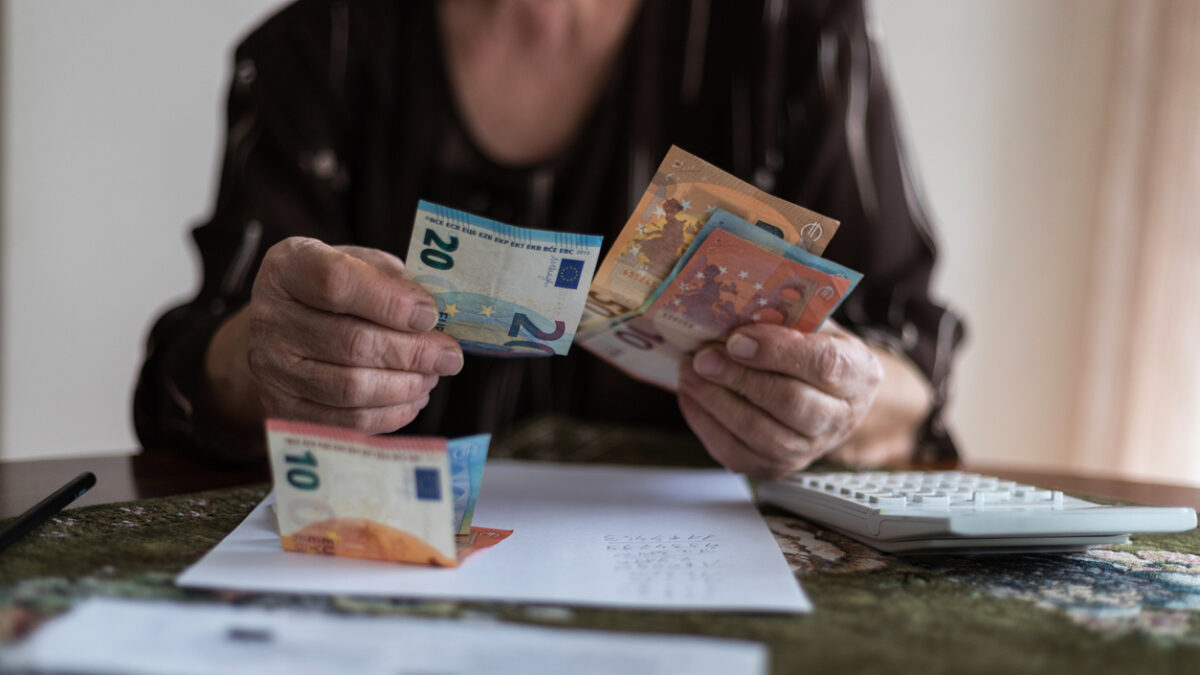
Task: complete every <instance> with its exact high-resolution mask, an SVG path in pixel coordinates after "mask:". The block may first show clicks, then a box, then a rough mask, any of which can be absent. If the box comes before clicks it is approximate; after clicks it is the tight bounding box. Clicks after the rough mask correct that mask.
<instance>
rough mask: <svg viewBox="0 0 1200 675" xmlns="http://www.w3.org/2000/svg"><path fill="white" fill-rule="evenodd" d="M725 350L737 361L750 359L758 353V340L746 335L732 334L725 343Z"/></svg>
mask: <svg viewBox="0 0 1200 675" xmlns="http://www.w3.org/2000/svg"><path fill="white" fill-rule="evenodd" d="M725 349H727V350H729V353H730V354H733V355H734V356H736V357H738V358H739V359H752V358H754V355H755V354H757V353H758V340H755V339H754V338H752V337H750V336H748V335H743V334H741V333H734V334H733V336H732V337H730V338H729V341H728V342H726V343H725Z"/></svg>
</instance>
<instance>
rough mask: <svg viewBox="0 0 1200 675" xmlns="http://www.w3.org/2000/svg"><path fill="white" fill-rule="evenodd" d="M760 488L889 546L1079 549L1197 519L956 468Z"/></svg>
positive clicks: (790, 480)
mask: <svg viewBox="0 0 1200 675" xmlns="http://www.w3.org/2000/svg"><path fill="white" fill-rule="evenodd" d="M758 496H759V499H760V501H764V502H767V503H770V504H774V505H776V506H779V507H781V508H783V509H786V510H788V511H791V512H792V513H795V514H796V515H798V516H801V517H802V518H805V519H807V520H811V521H813V522H815V523H819V524H821V525H824V526H826V527H829V528H830V529H833V530H837V531H838V532H841V533H843V534H845V535H847V536H849V537H852V538H854V539H857V540H859V541H861V542H863V543H864V544H867V545H869V546H872V547H874V548H877V549H879V550H881V551H887V552H891V553H939V552H940V553H972V552H974V553H1014V552H1020V553H1025V552H1056V551H1078V550H1083V549H1085V548H1086V547H1088V546H1092V545H1096V544H1124V543H1128V541H1129V535H1130V534H1133V533H1149V532H1181V531H1185V530H1190V529H1192V528H1194V527H1196V512H1195V511H1194V510H1193V509H1190V508H1186V507H1170V508H1163V507H1149V506H1117V505H1109V504H1096V503H1093V502H1089V501H1085V500H1083V499H1077V498H1075V497H1070V496H1067V495H1065V494H1063V493H1062V492H1061V491H1059V490H1048V489H1044V488H1040V487H1037V486H1034V485H1024V484H1021V483H1018V482H1016V481H1010V480H1001V479H1000V478H996V477H994V476H985V475H980V474H976V473H966V472H961V471H902V472H883V471H871V472H841V473H816V472H796V473H792V474H789V475H788V476H787V477H785V478H780V479H776V480H769V481H762V482H761V483H759V486H758Z"/></svg>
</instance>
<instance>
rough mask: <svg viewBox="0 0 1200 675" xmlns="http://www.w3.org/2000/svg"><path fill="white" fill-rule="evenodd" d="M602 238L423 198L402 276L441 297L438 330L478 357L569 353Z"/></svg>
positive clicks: (414, 223) (436, 297)
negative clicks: (480, 213) (531, 225)
mask: <svg viewBox="0 0 1200 675" xmlns="http://www.w3.org/2000/svg"><path fill="white" fill-rule="evenodd" d="M600 243H601V237H599V236H596V235H588V234H576V233H571V232H549V231H545V230H533V229H529V228H523V227H514V226H512V225H505V224H504V223H498V222H496V221H494V220H488V219H487V218H481V217H479V216H475V215H472V214H469V213H466V212H463V211H458V210H455V209H451V208H447V207H445V206H439V205H437V204H431V203H429V202H426V201H422V202H420V204H419V205H418V207H417V216H416V219H415V221H414V222H413V232H412V239H411V240H410V242H409V246H408V257H407V259H406V260H405V276H406V277H408V278H409V279H411V280H413V281H415V282H416V283H418V284H420V285H421V286H423V287H424V288H425V289H426V290H428V291H429V292H430V293H431V294H432V295H433V297H434V299H435V300H437V303H438V311H439V314H440V316H439V320H438V324H437V327H438V330H441V331H444V332H446V333H448V334H450V335H452V336H454V337H455V338H457V339H458V342H459V344H461V345H462V348H463V351H464V352H467V353H469V354H477V355H481V356H552V355H555V354H559V355H562V354H566V353H567V350H568V349H569V348H570V346H571V341H572V340H574V338H575V329H576V327H577V326H578V325H579V317H580V316H581V315H582V314H583V306H584V304H585V303H586V302H587V294H588V288H589V287H590V286H591V281H592V274H593V273H594V272H595V269H596V262H597V260H598V259H599V257H600Z"/></svg>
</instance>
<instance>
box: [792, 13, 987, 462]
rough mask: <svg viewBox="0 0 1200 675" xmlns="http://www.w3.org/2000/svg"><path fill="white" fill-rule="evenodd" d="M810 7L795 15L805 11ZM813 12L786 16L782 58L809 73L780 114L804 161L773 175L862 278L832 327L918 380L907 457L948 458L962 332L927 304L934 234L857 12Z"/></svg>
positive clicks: (831, 253)
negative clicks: (823, 224)
mask: <svg viewBox="0 0 1200 675" xmlns="http://www.w3.org/2000/svg"><path fill="white" fill-rule="evenodd" d="M814 4H816V3H805V4H804V5H803V6H802V7H803V8H804V9H807V10H809V11H812V7H813V6H814ZM791 7H793V8H797V9H800V8H801V3H792V5H791ZM802 11H803V10H802ZM819 11H821V12H822V15H821V16H817V17H813V16H811V15H810V16H799V17H789V19H790V20H791V21H793V22H794V21H795V20H800V21H802V22H803V24H804V25H805V26H807V27H808V28H807V29H803V28H799V27H797V26H795V24H794V23H793V28H794V30H795V32H798V33H801V34H803V32H804V31H805V30H807V31H808V35H807V38H808V39H805V40H802V41H792V42H791V44H790V47H789V49H790V50H791V52H790V62H791V63H792V64H796V63H797V62H799V65H800V66H802V67H801V68H799V69H797V70H798V71H801V72H805V73H808V74H809V75H808V76H807V77H803V78H801V77H795V78H794V79H793V80H791V81H790V87H789V91H788V93H787V95H786V96H785V97H784V98H785V101H784V105H785V106H786V107H785V108H784V110H783V111H782V112H781V113H780V114H782V115H784V116H785V117H786V119H787V124H785V125H781V127H782V128H784V129H785V130H786V131H785V132H784V133H785V134H786V137H785V138H784V139H782V145H783V147H785V148H786V149H787V150H786V151H787V152H788V154H789V158H791V157H800V158H806V159H805V161H804V162H803V163H801V164H800V165H799V166H797V167H796V169H795V170H794V171H790V172H788V171H786V170H785V173H784V174H782V175H781V179H782V180H783V181H784V186H783V187H784V189H785V190H786V191H788V192H789V193H790V195H791V196H792V197H793V198H795V199H796V200H797V201H798V202H799V203H801V204H805V205H807V206H811V207H812V208H813V209H815V210H817V211H819V212H821V213H825V214H828V215H830V216H832V217H834V218H837V219H838V220H840V221H841V223H842V224H841V227H840V229H839V230H838V234H837V236H835V237H834V239H833V241H832V242H831V244H830V246H829V248H828V250H827V251H826V256H827V257H829V258H830V259H833V260H836V261H838V262H841V263H843V264H845V265H848V266H849V267H851V268H853V269H855V270H858V271H860V272H863V274H864V279H863V281H862V283H861V284H860V285H859V287H858V288H857V289H856V290H855V291H854V292H853V293H852V294H851V295H850V296H849V298H847V300H846V302H845V303H844V304H843V306H842V307H841V308H840V309H839V311H838V313H837V315H836V316H835V319H836V320H837V321H838V322H839V323H841V324H842V325H844V326H845V327H847V328H848V329H849V330H851V331H853V332H855V333H857V334H858V335H860V336H861V337H862V338H863V339H864V340H866V341H867V342H868V343H872V344H875V345H878V346H881V347H884V348H886V349H888V350H890V351H892V352H894V353H897V354H901V355H903V356H905V357H907V358H908V359H909V360H910V361H911V362H912V363H913V364H914V365H915V366H916V367H917V368H918V369H920V371H921V372H922V373H924V374H925V376H926V377H927V378H928V380H929V382H930V383H931V384H932V386H933V390H934V399H935V400H934V406H933V411H932V414H931V415H930V416H929V418H928V419H927V420H926V421H925V422H924V424H923V427H922V430H921V435H920V438H919V442H918V449H917V458H918V459H923V460H926V459H927V460H933V459H946V458H952V457H955V456H956V454H957V452H956V450H955V448H954V444H953V441H952V439H951V438H950V436H949V434H948V433H947V432H946V429H945V427H944V425H943V424H942V420H941V415H942V410H943V407H944V405H945V403H946V400H947V396H948V394H949V376H950V364H951V357H952V355H953V353H954V351H955V349H956V347H957V346H958V344H959V343H960V342H961V341H962V339H963V336H964V329H963V325H962V323H961V321H960V320H959V318H958V316H957V315H956V314H955V313H953V312H952V311H950V310H948V309H947V308H946V307H945V306H944V305H942V304H941V303H939V302H937V301H936V300H934V299H933V298H932V297H931V292H930V275H931V273H932V271H933V267H934V261H935V258H936V247H935V243H934V239H933V234H932V231H931V229H930V226H929V223H928V219H927V217H926V214H925V210H924V208H923V206H922V204H921V201H922V200H921V195H920V193H919V190H918V187H917V185H916V183H915V180H914V175H913V173H912V169H911V166H910V164H909V162H908V159H907V157H906V156H905V152H904V147H903V144H902V139H901V138H900V135H899V133H898V131H897V127H896V121H895V114H894V110H893V107H892V102H891V95H890V93H889V91H888V85H887V81H886V77H885V75H886V73H885V70H884V67H883V66H884V63H883V61H882V54H881V53H880V51H879V49H878V47H877V45H876V44H875V43H874V41H873V40H872V36H871V34H870V31H869V30H868V21H867V16H866V15H865V11H864V7H863V6H862V4H861V3H858V2H835V3H828V4H824V5H823V7H822V9H820V10H819ZM814 33H815V34H814ZM814 72H815V73H816V74H817V75H816V77H812V76H811V73H814Z"/></svg>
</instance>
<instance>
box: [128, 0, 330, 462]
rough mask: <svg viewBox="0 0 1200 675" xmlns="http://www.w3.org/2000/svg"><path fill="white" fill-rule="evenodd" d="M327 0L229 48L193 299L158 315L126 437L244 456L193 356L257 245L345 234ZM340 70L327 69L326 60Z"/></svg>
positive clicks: (287, 14)
mask: <svg viewBox="0 0 1200 675" xmlns="http://www.w3.org/2000/svg"><path fill="white" fill-rule="evenodd" d="M344 10H345V8H344V6H342V3H339V2H316V1H307V0H306V1H304V2H300V3H298V4H295V5H292V6H289V7H288V8H286V9H284V10H283V11H282V12H281V13H280V14H278V15H276V16H275V17H273V18H272V19H270V20H268V21H267V22H266V23H265V24H264V25H263V26H262V27H260V28H259V29H257V30H256V31H255V32H254V33H252V34H251V35H250V36H249V37H248V38H247V39H246V40H245V41H244V42H243V43H242V44H241V45H240V46H239V47H238V49H237V50H236V52H235V58H234V68H233V73H234V74H233V82H232V86H231V89H230V94H229V99H228V109H227V120H228V122H227V128H226V141H225V145H224V158H223V161H222V166H221V179H220V187H219V193H218V196H217V201H216V206H215V208H214V210H213V212H212V216H211V218H210V219H209V220H208V222H206V223H203V224H202V225H200V226H198V227H196V228H195V229H194V230H193V232H192V236H193V237H194V239H195V242H196V245H197V247H198V249H199V253H200V259H201V263H202V270H203V278H202V282H201V287H200V290H199V292H198V293H197V295H196V296H195V297H194V298H192V299H191V300H190V301H189V302H187V303H185V304H182V305H179V306H177V307H174V308H172V309H170V310H168V311H167V312H166V313H165V314H163V315H162V316H161V317H159V318H158V320H157V322H156V323H155V324H154V327H153V328H152V329H151V331H150V334H149V337H148V339H147V342H146V351H145V361H144V363H143V367H142V370H141V375H140V377H139V379H138V383H137V388H136V391H135V393H134V422H135V427H136V429H137V434H138V438H139V440H140V442H141V444H142V446H143V447H145V448H148V449H153V448H165V447H170V448H173V449H180V450H185V451H193V452H199V453H203V454H206V455H209V456H212V457H217V458H222V459H226V460H229V461H246V460H248V459H251V458H253V457H255V455H256V454H257V452H259V451H260V449H261V446H262V438H261V433H254V434H250V435H247V434H246V433H245V432H241V433H239V432H238V431H237V430H234V429H232V428H230V427H229V426H228V424H226V423H224V421H223V420H222V419H221V417H220V416H219V415H218V414H217V412H216V408H215V407H214V406H213V402H212V400H211V397H210V396H209V395H208V392H207V386H206V380H205V376H204V357H205V352H206V350H207V347H208V344H209V341H210V339H211V338H212V336H213V334H214V333H215V332H216V330H217V328H218V327H219V326H220V325H221V323H222V322H223V321H224V320H225V319H226V318H228V317H229V316H230V315H231V314H233V313H234V312H236V311H237V310H238V309H239V308H241V307H242V306H243V305H245V304H246V302H247V301H248V300H249V297H250V289H251V287H252V286H253V282H254V278H255V275H256V273H257V270H258V267H259V265H260V264H261V262H262V258H263V255H264V254H265V252H266V250H267V249H268V248H269V247H270V246H271V245H272V244H274V243H276V242H277V241H279V240H281V239H283V238H285V237H288V236H293V235H303V236H310V237H316V238H319V239H321V240H323V241H326V242H329V243H343V242H345V241H348V240H349V238H350V232H349V226H348V224H347V219H346V215H345V213H346V210H345V208H344V203H345V202H346V193H347V191H348V189H349V187H350V181H351V176H350V165H351V163H352V158H350V157H347V156H346V155H345V153H344V152H343V148H346V147H349V145H348V143H347V138H346V136H347V132H345V131H344V130H345V129H347V127H348V124H347V118H348V115H347V106H346V104H345V99H344V97H343V96H341V89H342V87H344V86H345V78H346V72H347V69H348V68H349V66H348V64H345V63H344V58H343V60H342V61H339V60H338V57H339V56H340V55H339V54H338V53H337V52H336V49H337V45H338V44H339V42H338V38H337V35H336V31H335V28H338V27H340V28H341V29H343V30H345V29H347V28H346V20H345V19H346V16H345V14H344ZM338 65H340V66H342V70H338V69H337V67H336V66H338Z"/></svg>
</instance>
